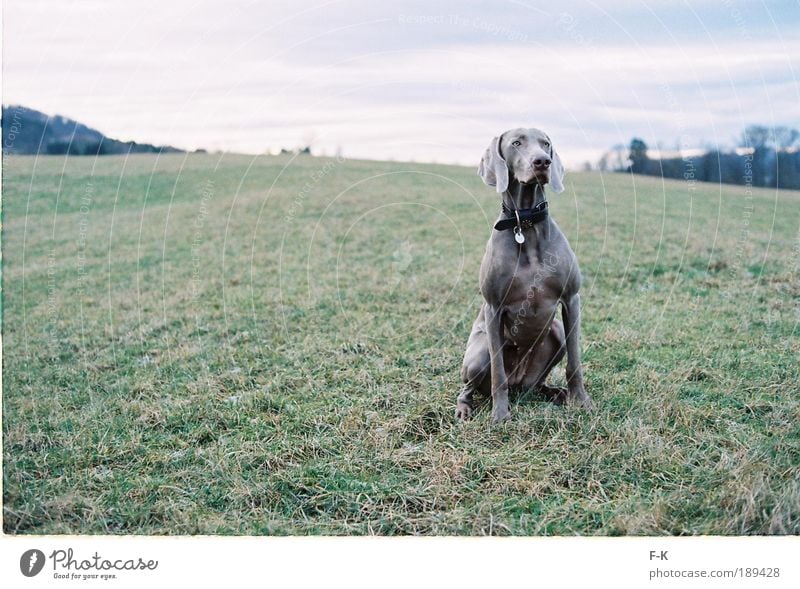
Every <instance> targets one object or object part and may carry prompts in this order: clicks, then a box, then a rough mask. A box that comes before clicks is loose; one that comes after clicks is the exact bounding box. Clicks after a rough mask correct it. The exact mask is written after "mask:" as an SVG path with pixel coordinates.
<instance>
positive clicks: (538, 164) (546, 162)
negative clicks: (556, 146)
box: [533, 156, 552, 169]
mask: <svg viewBox="0 0 800 589" xmlns="http://www.w3.org/2000/svg"><path fill="white" fill-rule="evenodd" d="M551 161H552V160H551V159H550V158H549V157H547V156H544V157H537V158H536V159H535V160H533V167H534V168H545V169H546V168H549V167H550V162H551Z"/></svg>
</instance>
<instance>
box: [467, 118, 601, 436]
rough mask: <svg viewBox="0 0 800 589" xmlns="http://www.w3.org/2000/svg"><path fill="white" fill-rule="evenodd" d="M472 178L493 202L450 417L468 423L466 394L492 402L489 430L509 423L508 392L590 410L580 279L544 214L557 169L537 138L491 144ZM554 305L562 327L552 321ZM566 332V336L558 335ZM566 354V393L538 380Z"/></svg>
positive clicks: (515, 132) (514, 133)
mask: <svg viewBox="0 0 800 589" xmlns="http://www.w3.org/2000/svg"><path fill="white" fill-rule="evenodd" d="M478 175H480V177H481V178H482V179H483V181H484V182H485V183H486V184H488V185H489V186H495V187H497V192H499V193H500V194H502V199H503V200H502V212H501V214H500V218H499V219H498V220H497V223H496V224H495V227H494V231H492V236H491V237H490V238H489V243H488V244H487V245H486V253H485V254H484V256H483V262H482V263H481V273H480V287H481V294H483V299H484V303H483V304H482V305H481V310H480V311H479V312H478V318H477V319H475V323H474V324H473V325H472V333H470V336H469V341H468V342H467V351H466V353H465V354H464V365H463V367H462V369H461V378H462V380H463V381H464V388H463V389H462V391H461V393H460V394H459V395H458V401H457V406H456V417H457V418H459V419H468V418H469V417H470V416H471V415H472V409H473V394H474V393H475V391H481V392H483V393H484V394H488V393H489V392H491V395H492V421H495V422H498V421H504V420H506V419H509V417H510V416H511V413H510V412H509V407H508V388H509V387H510V386H523V387H534V388H537V389H539V390H540V391H542V392H543V393H545V395H546V396H547V397H548V398H550V399H551V400H552V401H554V402H556V403H564V402H570V403H575V404H577V405H580V406H581V407H585V408H587V409H589V408H591V406H592V401H591V399H590V398H589V395H587V394H586V391H585V390H584V388H583V373H582V371H581V358H580V334H581V311H580V304H581V303H580V295H579V294H578V290H579V289H580V285H581V275H580V270H579V268H578V261H577V260H576V259H575V254H574V253H573V251H572V249H571V248H570V247H569V243H567V238H566V237H564V234H563V233H562V232H561V229H559V228H558V225H556V223H555V221H553V219H552V218H551V217H550V216H549V215H548V212H547V200H546V199H545V193H544V186H545V184H549V185H550V186H551V188H552V189H553V190H554V191H556V192H563V191H564V167H563V165H562V164H561V159H560V158H559V157H558V154H557V153H556V150H555V148H553V144H552V142H551V141H550V138H549V137H548V136H547V135H546V134H545V133H543V132H542V131H539V130H538V129H512V130H511V131H506V132H505V133H503V134H502V135H500V137H495V138H494V139H492V142H491V143H490V144H489V148H488V149H487V150H486V153H484V154H483V158H482V159H481V163H480V167H479V168H478ZM559 303H561V314H562V318H563V320H564V323H563V325H562V324H561V322H560V321H558V319H556V318H555V316H556V312H557V310H558V304H559ZM565 332H566V335H565ZM565 353H566V354H567V384H568V388H567V389H562V388H556V387H551V386H548V385H546V384H545V379H546V378H547V375H548V374H549V373H550V371H551V370H552V369H553V367H554V366H555V365H556V364H558V363H559V362H560V361H561V359H562V358H563V357H564V354H565Z"/></svg>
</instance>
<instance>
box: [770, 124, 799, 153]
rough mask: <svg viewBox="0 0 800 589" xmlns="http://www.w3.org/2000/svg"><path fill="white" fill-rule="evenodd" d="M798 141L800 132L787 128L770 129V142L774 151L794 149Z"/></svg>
mask: <svg viewBox="0 0 800 589" xmlns="http://www.w3.org/2000/svg"><path fill="white" fill-rule="evenodd" d="M798 139H800V131H798V130H797V129H790V128H789V127H773V128H772V141H773V144H774V145H775V149H789V148H790V147H794V145H795V144H796V143H797V140H798Z"/></svg>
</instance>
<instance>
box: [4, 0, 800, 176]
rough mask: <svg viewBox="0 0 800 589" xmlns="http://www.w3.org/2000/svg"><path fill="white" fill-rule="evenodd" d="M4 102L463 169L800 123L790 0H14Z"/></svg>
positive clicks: (234, 146) (217, 143)
mask: <svg viewBox="0 0 800 589" xmlns="http://www.w3.org/2000/svg"><path fill="white" fill-rule="evenodd" d="M3 9H4V11H3V12H4V14H3V52H4V56H3V74H4V75H3V103H4V104H22V105H25V106H29V107H32V108H36V109H38V110H42V111H44V112H46V113H48V114H54V113H58V114H63V115H66V116H69V117H72V118H74V119H77V120H79V121H81V122H84V123H86V124H87V125H89V126H91V127H95V128H97V129H99V130H101V131H103V132H104V133H106V134H107V135H109V136H112V137H115V138H119V139H124V140H127V139H134V140H137V141H143V142H152V143H168V144H172V145H176V146H179V147H184V148H192V149H193V148H197V147H205V148H208V149H221V150H233V151H244V152H249V153H262V152H264V151H268V150H273V151H275V150H277V149H279V148H280V147H293V146H297V145H299V144H301V143H303V142H304V141H309V140H313V145H314V149H315V151H317V152H322V153H328V154H332V153H334V152H335V151H336V149H337V148H341V149H342V152H343V153H344V155H345V156H348V157H367V158H373V159H389V158H392V159H398V160H416V161H438V162H446V163H462V164H470V165H471V164H474V163H475V162H476V160H477V159H478V158H479V157H480V154H481V153H482V152H483V149H484V148H485V146H486V144H487V143H488V141H489V140H490V139H491V137H492V136H494V135H497V134H498V133H499V132H501V131H503V130H505V129H507V128H510V127H515V126H536V127H540V128H542V129H544V130H545V131H547V132H548V133H549V134H550V135H551V137H552V138H553V139H554V142H555V144H556V147H557V148H558V149H559V151H560V152H561V155H562V157H563V159H565V160H566V162H567V163H568V165H570V167H577V166H580V165H581V164H582V163H583V162H584V161H587V160H592V161H594V160H596V159H597V157H598V156H599V155H600V154H601V153H602V152H603V151H605V150H606V149H607V148H609V147H610V146H612V145H614V144H617V143H627V142H628V141H629V140H630V138H631V137H632V136H640V137H643V138H644V139H645V141H647V142H648V143H649V144H651V145H656V144H658V143H659V142H661V144H662V145H663V147H664V148H665V149H670V150H671V149H674V148H675V146H676V145H678V144H680V145H682V146H683V147H684V148H692V147H702V146H705V145H720V146H729V145H732V144H733V142H734V140H735V138H736V136H737V135H738V134H739V132H740V130H741V129H742V128H743V127H744V126H745V125H747V124H751V123H761V124H766V125H774V124H780V125H790V126H795V127H799V128H800V106H798V105H800V83H798V76H800V2H798V0H787V1H783V0H781V1H775V2H769V1H764V2H762V1H744V0H695V1H692V2H685V1H682V0H611V1H600V0H597V1H590V0H589V1H586V0H559V1H558V2H554V1H552V0H551V1H549V2H539V1H534V0H522V1H516V0H508V1H504V0H496V1H493V2H470V1H460V2H456V1H449V2H445V1H438V0H426V1H424V2H417V1H407V0H400V1H396V2H391V3H390V2H377V1H368V0H329V1H325V0H310V1H306V0H271V1H269V2H265V1H253V0H232V1H231V0H229V1H225V2H223V1H221V0H219V1H215V2H211V1H205V0H199V1H188V0H187V1H173V0H170V1H167V0H158V1H151V0H137V1H135V2H134V1H130V0H125V1H118V0H84V1H75V2H65V1H63V0H60V1H59V0H42V1H37V0H6V1H5V2H4V3H3Z"/></svg>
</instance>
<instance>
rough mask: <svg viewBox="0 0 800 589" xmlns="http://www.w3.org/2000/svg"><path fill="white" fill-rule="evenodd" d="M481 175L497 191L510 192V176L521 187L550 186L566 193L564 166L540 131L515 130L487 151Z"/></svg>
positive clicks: (491, 144) (501, 136) (480, 168)
mask: <svg viewBox="0 0 800 589" xmlns="http://www.w3.org/2000/svg"><path fill="white" fill-rule="evenodd" d="M478 175H479V176H480V177H481V178H482V179H483V181H484V182H485V183H486V184H487V185H489V186H495V187H496V188H497V192H505V191H506V190H508V182H509V175H510V176H511V177H512V178H515V179H516V180H517V182H520V183H521V184H540V185H542V186H544V185H545V184H550V186H551V188H552V189H553V190H555V191H556V192H563V191H564V166H563V165H562V164H561V158H560V157H558V153H557V152H556V150H555V148H554V147H553V142H552V141H550V137H548V136H547V134H546V133H544V132H543V131H540V130H539V129H511V130H510V131H506V132H505V133H503V134H502V135H500V137H495V138H494V139H492V142H491V143H490V144H489V147H487V148H486V152H485V153H484V154H483V157H482V158H481V163H480V166H479V167H478Z"/></svg>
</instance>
